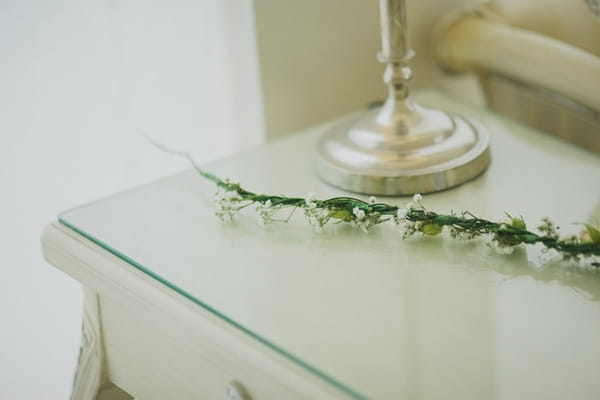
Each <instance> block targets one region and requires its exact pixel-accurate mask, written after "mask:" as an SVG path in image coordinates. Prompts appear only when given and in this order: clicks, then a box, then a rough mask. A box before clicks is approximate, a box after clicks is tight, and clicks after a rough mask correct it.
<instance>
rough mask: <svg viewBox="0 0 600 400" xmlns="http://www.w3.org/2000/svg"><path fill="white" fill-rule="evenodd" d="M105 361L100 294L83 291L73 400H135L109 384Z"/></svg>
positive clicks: (88, 290) (87, 290)
mask: <svg viewBox="0 0 600 400" xmlns="http://www.w3.org/2000/svg"><path fill="white" fill-rule="evenodd" d="M105 361H106V360H105V353H104V344H103V342H102V329H101V322H100V307H99V304H98V293H96V292H94V291H92V290H90V289H88V288H84V308H83V324H82V333H81V348H80V351H79V362H78V365H77V372H76V373H75V381H74V383H73V392H72V393H71V400H130V399H133V397H132V396H130V395H129V394H127V393H126V392H124V391H123V390H121V389H120V388H118V387H117V386H115V385H114V384H113V383H112V382H110V380H109V379H108V374H107V371H106V362H105Z"/></svg>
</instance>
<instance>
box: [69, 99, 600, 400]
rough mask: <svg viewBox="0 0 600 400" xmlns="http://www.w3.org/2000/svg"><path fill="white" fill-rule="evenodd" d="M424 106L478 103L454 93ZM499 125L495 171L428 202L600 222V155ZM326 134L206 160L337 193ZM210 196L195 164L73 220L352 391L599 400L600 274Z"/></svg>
mask: <svg viewBox="0 0 600 400" xmlns="http://www.w3.org/2000/svg"><path fill="white" fill-rule="evenodd" d="M423 99H424V100H426V101H427V100H428V101H430V102H433V103H436V104H434V105H435V106H438V107H454V108H455V109H454V110H453V111H455V112H463V113H468V112H474V111H473V110H471V109H469V108H467V107H464V106H461V105H460V104H457V103H455V102H450V101H449V100H447V99H446V98H444V97H443V96H439V95H434V94H431V95H429V96H423ZM479 113H481V112H479ZM485 116H486V114H484V113H481V114H480V115H476V117H478V118H480V119H482V118H483V119H485ZM486 122H487V124H488V125H489V126H490V127H492V128H494V129H493V131H494V132H495V138H494V141H495V145H494V148H495V149H496V150H495V153H494V161H493V163H494V164H493V165H492V167H491V169H490V170H489V172H488V173H487V174H486V175H485V176H484V177H482V178H480V179H478V180H476V181H474V182H471V183H469V184H466V185H464V186H461V187H460V188H459V189H456V190H453V191H447V192H443V193H439V194H436V195H431V196H426V198H425V203H426V205H427V206H429V207H430V208H432V209H436V210H448V209H449V208H451V207H455V206H456V205H457V204H458V205H460V207H461V208H463V209H469V210H472V211H474V212H475V213H477V214H481V215H485V216H490V217H498V216H500V217H501V216H502V215H503V212H504V211H505V210H508V211H512V210H515V209H518V211H520V212H522V213H523V215H524V216H525V217H526V218H531V219H536V218H538V219H539V217H541V216H545V215H551V216H553V217H555V218H559V221H561V222H562V221H564V220H567V221H573V220H574V221H588V220H590V216H591V217H592V218H595V217H597V216H598V215H597V213H598V203H597V202H594V201H590V199H599V198H600V188H599V187H597V185H590V184H589V181H588V180H586V179H587V178H585V177H590V176H600V163H598V159H597V158H595V156H593V155H591V154H588V153H585V152H584V151H581V150H579V149H575V148H571V147H566V146H567V145H565V144H563V143H558V142H556V141H553V139H552V138H549V137H546V136H544V135H538V134H536V133H535V132H533V131H531V130H528V129H527V128H523V127H519V126H515V125H509V126H510V129H507V128H506V127H505V126H506V125H505V124H504V123H501V122H500V120H497V119H495V118H492V117H489V116H488V117H487V121H486ZM320 133H321V131H320V130H319V129H317V130H314V131H311V132H309V133H306V134H303V135H301V136H297V137H292V138H290V139H286V140H283V141H279V142H276V143H273V144H271V145H269V146H267V147H265V148H261V149H257V150H254V151H251V152H248V153H244V154H241V155H239V156H237V157H235V158H233V159H230V160H225V161H222V162H219V163H216V164H214V165H212V166H210V167H209V169H210V170H211V171H213V172H215V173H217V174H219V175H222V176H228V177H232V178H234V179H236V180H239V181H241V182H243V183H244V184H245V185H246V186H248V187H249V188H254V189H256V191H264V192H273V191H278V192H281V193H285V194H290V195H300V196H302V195H304V194H306V193H308V192H310V191H315V192H316V193H319V195H320V196H321V197H329V196H333V195H336V194H337V192H336V191H335V190H334V189H331V188H329V187H327V186H325V185H324V184H322V183H321V182H319V181H318V180H317V179H316V178H315V177H314V176H313V175H312V174H310V173H308V171H310V166H311V162H312V159H311V154H312V149H313V148H314V147H313V146H314V144H315V142H316V139H317V138H318V136H319V134H320ZM519 151H523V152H524V153H525V154H526V157H523V156H522V154H519ZM548 159H552V162H551V163H549V162H548ZM537 165H545V166H546V170H545V171H546V172H547V173H548V174H549V177H550V178H551V177H552V176H556V175H553V174H554V173H555V171H564V170H569V171H571V173H572V176H573V178H572V179H562V180H560V181H556V180H550V178H544V177H540V176H539V172H536V170H535V168H534V167H535V166H537ZM282 171H285V172H284V173H282ZM536 174H537V175H536ZM536 176H537V177H536ZM534 177H535V178H534ZM507 187H510V189H511V190H507ZM213 192H214V187H212V186H211V185H210V184H208V183H207V182H203V181H202V180H201V179H200V178H199V177H198V176H197V175H196V174H195V173H194V172H186V173H183V174H180V175H176V176H173V177H170V178H166V179H164V180H161V181H158V182H156V183H153V184H150V185H146V186H143V187H140V188H137V189H133V190H130V191H128V192H125V193H122V194H119V195H116V196H113V197H110V198H107V199H104V200H101V201H99V202H96V203H94V204H90V205H87V206H83V207H81V208H78V209H75V210H71V211H68V212H66V213H63V214H62V215H61V216H60V221H61V222H62V223H64V224H66V225H67V226H69V227H71V228H72V229H74V230H76V231H78V232H80V233H81V234H83V235H84V236H86V237H88V238H90V239H91V240H93V241H94V242H96V243H97V244H99V245H100V246H102V247H104V248H106V249H108V250H109V251H111V252H113V253H114V254H116V255H117V256H119V257H121V258H123V259H124V260H126V261H128V262H129V263H130V264H131V265H133V266H134V267H136V268H139V269H141V270H142V271H144V272H146V273H148V274H150V275H151V276H153V277H154V278H156V279H158V280H159V281H161V282H163V283H164V284H166V285H168V286H169V287H171V288H172V289H174V290H176V291H178V292H180V293H182V294H183V295H185V296H186V297H188V298H190V299H192V300H193V301H195V302H196V303H197V304H199V305H201V306H202V307H205V308H207V309H209V310H210V311H211V312H214V313H215V314H216V315H219V316H220V317H222V318H223V319H225V320H226V321H228V322H230V323H231V324H232V325H234V326H236V327H237V328H239V329H242V330H243V331H244V332H246V333H247V334H249V335H251V336H253V337H254V338H256V339H257V340H259V341H260V342H262V343H264V344H265V345H267V346H268V347H270V348H271V349H273V350H275V351H278V352H280V353H281V354H283V355H284V356H286V357H288V358H289V359H290V360H292V361H293V362H295V363H297V364H299V365H300V366H302V367H303V368H305V369H307V370H308V371H310V372H311V373H314V374H316V375H317V376H319V377H320V378H322V379H323V380H324V381H325V382H328V383H329V384H332V385H334V386H336V387H338V388H340V389H341V390H343V391H345V392H346V393H348V394H349V395H351V396H352V397H354V398H359V399H362V398H376V399H398V398H415V399H437V398H476V399H492V398H497V399H515V398H524V399H530V398H557V399H562V398H574V397H576V398H589V399H592V398H597V397H598V396H597V395H598V393H600V381H599V380H598V379H597V373H598V366H599V365H600V346H599V345H598V338H597V336H598V335H597V332H600V301H599V299H600V272H599V271H597V270H592V269H581V268H578V267H576V266H574V265H572V264H568V263H564V262H561V261H560V260H558V259H556V258H555V257H553V256H552V255H551V254H542V253H541V252H540V251H539V249H538V248H529V249H525V248H521V249H518V250H517V251H516V252H515V253H514V254H512V255H510V256H502V255H498V254H495V253H492V252H491V251H490V250H489V249H488V248H487V247H485V246H484V245H482V244H481V243H478V242H474V243H462V242H453V241H451V240H448V239H447V238H444V237H435V238H419V237H415V238H411V239H409V240H407V241H401V240H400V239H399V237H398V235H397V233H396V232H395V231H394V228H393V227H391V226H390V227H384V226H381V227H378V228H376V229H374V230H373V231H372V232H370V233H369V234H368V235H364V234H363V233H361V232H356V231H354V230H352V229H350V228H349V227H347V226H342V225H336V226H333V227H331V228H329V229H327V230H325V231H324V232H323V233H322V234H320V235H316V234H314V233H313V232H312V231H311V230H310V227H309V226H308V225H306V224H305V222H304V221H303V219H302V216H301V215H296V216H294V217H293V218H292V220H291V221H290V222H289V223H288V224H280V225H276V226H270V227H268V228H267V229H262V228H260V227H259V226H258V225H257V224H256V220H255V215H254V214H253V213H252V212H247V213H242V214H241V215H240V216H239V218H238V220H237V221H236V222H234V223H233V224H230V225H228V224H222V223H220V222H219V221H218V220H217V219H216V218H215V217H214V215H213V210H212V204H211V195H212V193H213ZM515 192H517V193H519V196H518V198H515V196H514V193H515ZM540 199H543V201H540ZM386 201H393V200H392V199H386ZM517 205H518V206H519V207H517ZM565 205H568V207H566V206H565ZM504 207H507V208H504ZM567 212H568V215H567ZM567 218H568V219H567ZM565 229H567V230H568V229H578V228H577V227H576V226H566V227H565Z"/></svg>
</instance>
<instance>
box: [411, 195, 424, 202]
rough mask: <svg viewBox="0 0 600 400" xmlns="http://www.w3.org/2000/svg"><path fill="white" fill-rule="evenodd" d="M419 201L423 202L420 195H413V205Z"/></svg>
mask: <svg viewBox="0 0 600 400" xmlns="http://www.w3.org/2000/svg"><path fill="white" fill-rule="evenodd" d="M421 200H423V196H421V193H415V194H414V196H413V201H414V202H415V203H420V202H421Z"/></svg>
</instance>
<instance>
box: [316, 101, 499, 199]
mask: <svg viewBox="0 0 600 400" xmlns="http://www.w3.org/2000/svg"><path fill="white" fill-rule="evenodd" d="M489 160H490V156H489V135H488V133H487V131H486V130H485V128H484V127H483V126H481V125H480V124H478V123H476V122H474V121H470V120H468V119H466V118H463V117H461V116H457V115H452V114H448V113H446V112H444V111H440V110H433V109H428V108H424V107H421V106H419V105H417V104H414V103H413V102H411V101H410V100H409V99H408V98H407V99H406V100H405V101H388V102H386V104H385V105H384V106H383V108H382V109H378V110H372V111H369V112H368V113H366V114H365V115H364V116H363V117H362V118H360V119H359V120H358V121H352V122H351V123H348V124H346V125H343V126H338V127H336V128H334V129H333V130H332V131H330V132H327V133H325V134H324V135H323V136H322V138H321V140H320V142H319V144H318V152H317V163H316V168H317V173H318V175H319V176H320V177H321V179H323V180H324V181H325V182H327V183H329V184H331V185H333V186H336V187H338V188H341V189H344V190H349V191H352V192H358V193H366V194H374V195H384V196H398V195H409V194H414V193H428V192H436V191H440V190H444V189H448V188H451V187H453V186H457V185H460V184H461V183H464V182H466V181H469V180H471V179H473V178H475V177H477V176H478V175H480V174H481V173H483V172H484V171H485V169H486V168H487V166H488V164H489Z"/></svg>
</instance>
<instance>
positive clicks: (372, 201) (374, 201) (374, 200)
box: [369, 196, 377, 204]
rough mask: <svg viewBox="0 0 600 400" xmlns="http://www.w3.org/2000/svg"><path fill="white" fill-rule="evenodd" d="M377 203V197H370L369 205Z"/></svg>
mask: <svg viewBox="0 0 600 400" xmlns="http://www.w3.org/2000/svg"><path fill="white" fill-rule="evenodd" d="M375 203H377V197H375V196H371V197H369V204H375Z"/></svg>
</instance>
